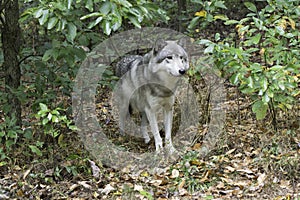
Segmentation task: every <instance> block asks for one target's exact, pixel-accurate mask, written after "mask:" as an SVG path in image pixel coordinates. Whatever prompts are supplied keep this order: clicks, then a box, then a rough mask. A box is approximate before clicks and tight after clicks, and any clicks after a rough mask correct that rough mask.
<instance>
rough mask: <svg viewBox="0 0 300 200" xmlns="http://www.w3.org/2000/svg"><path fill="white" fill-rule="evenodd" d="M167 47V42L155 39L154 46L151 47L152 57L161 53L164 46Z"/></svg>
mask: <svg viewBox="0 0 300 200" xmlns="http://www.w3.org/2000/svg"><path fill="white" fill-rule="evenodd" d="M166 45H167V42H166V41H165V40H163V39H161V38H160V39H157V40H156V42H155V45H154V47H153V55H156V54H157V53H158V52H159V51H161V50H162V49H163V48H164V47H165V46H166Z"/></svg>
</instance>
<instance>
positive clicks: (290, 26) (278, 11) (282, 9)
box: [199, 0, 300, 122]
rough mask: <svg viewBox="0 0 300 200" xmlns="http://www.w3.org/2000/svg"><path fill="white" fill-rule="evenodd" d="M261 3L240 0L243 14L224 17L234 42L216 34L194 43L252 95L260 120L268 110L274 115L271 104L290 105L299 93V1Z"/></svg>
mask: <svg viewBox="0 0 300 200" xmlns="http://www.w3.org/2000/svg"><path fill="white" fill-rule="evenodd" d="M267 2H268V5H267V6H266V7H265V8H263V9H261V10H257V8H256V7H255V5H254V4H253V3H250V2H246V3H245V6H246V7H247V8H248V9H249V11H250V12H249V14H248V15H247V16H246V17H245V18H243V19H241V20H240V21H237V20H226V21H225V24H226V25H235V27H236V31H237V34H238V38H239V39H238V40H237V41H231V42H230V40H229V39H228V38H226V40H221V39H220V34H218V33H217V34H216V35H215V41H210V40H205V39H204V40H200V41H199V43H200V44H203V45H204V46H205V50H204V53H205V54H208V55H210V56H212V57H213V58H214V62H215V63H214V64H215V67H216V68H218V70H220V71H221V73H222V75H223V76H224V77H228V78H229V80H230V82H231V83H233V84H234V85H236V86H238V88H239V90H240V91H241V92H242V93H244V94H247V95H249V96H251V97H252V100H253V102H252V111H253V112H254V113H255V114H256V118H257V119H264V118H265V117H266V115H267V111H268V110H270V111H271V113H272V117H273V120H276V110H277V108H280V109H283V110H286V109H291V108H292V105H293V104H294V103H295V100H296V99H297V98H299V95H300V90H299V83H300V81H299V78H300V77H299V75H300V60H299V57H300V51H299V46H300V41H299V38H300V33H299V26H300V24H299V15H300V7H299V1H281V0H267ZM273 122H274V121H273Z"/></svg>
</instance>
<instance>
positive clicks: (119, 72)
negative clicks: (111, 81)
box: [115, 55, 143, 77]
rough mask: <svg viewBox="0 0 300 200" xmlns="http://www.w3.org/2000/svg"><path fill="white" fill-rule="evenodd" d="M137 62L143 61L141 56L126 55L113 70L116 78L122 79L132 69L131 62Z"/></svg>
mask: <svg viewBox="0 0 300 200" xmlns="http://www.w3.org/2000/svg"><path fill="white" fill-rule="evenodd" d="M137 60H140V61H141V60H143V56H139V55H128V56H125V57H124V58H122V59H121V60H120V61H119V62H118V63H117V64H116V68H115V73H116V76H118V77H122V76H123V75H124V74H125V73H126V72H128V71H129V70H130V69H131V68H132V67H133V62H134V61H137Z"/></svg>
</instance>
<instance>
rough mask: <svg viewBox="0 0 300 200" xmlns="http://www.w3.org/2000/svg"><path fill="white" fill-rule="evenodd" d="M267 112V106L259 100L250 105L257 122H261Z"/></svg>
mask: <svg viewBox="0 0 300 200" xmlns="http://www.w3.org/2000/svg"><path fill="white" fill-rule="evenodd" d="M267 110H268V104H266V103H264V102H263V101H261V100H258V101H256V102H255V103H254V104H253V105H252V111H253V112H254V113H255V115H256V119H258V120H262V119H264V118H265V117H266V114H267Z"/></svg>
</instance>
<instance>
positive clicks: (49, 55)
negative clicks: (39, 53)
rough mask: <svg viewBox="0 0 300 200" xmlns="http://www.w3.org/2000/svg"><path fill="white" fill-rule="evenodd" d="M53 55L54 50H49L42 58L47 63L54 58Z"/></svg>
mask: <svg viewBox="0 0 300 200" xmlns="http://www.w3.org/2000/svg"><path fill="white" fill-rule="evenodd" d="M52 54H53V49H48V50H47V51H46V52H45V53H44V55H43V58H42V61H44V62H47V61H48V60H49V59H50V58H51V57H52Z"/></svg>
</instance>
